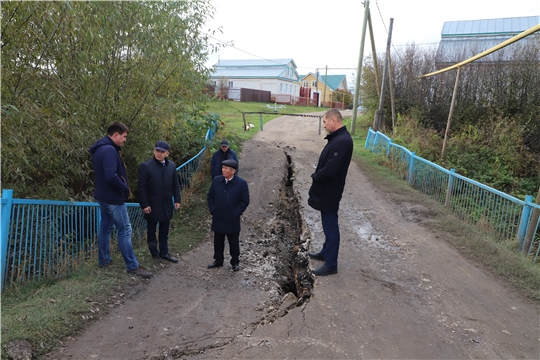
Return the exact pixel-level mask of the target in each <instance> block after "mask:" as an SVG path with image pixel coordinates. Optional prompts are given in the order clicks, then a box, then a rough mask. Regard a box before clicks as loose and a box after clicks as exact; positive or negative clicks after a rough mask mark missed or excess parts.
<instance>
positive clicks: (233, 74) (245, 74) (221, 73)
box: [211, 68, 292, 80]
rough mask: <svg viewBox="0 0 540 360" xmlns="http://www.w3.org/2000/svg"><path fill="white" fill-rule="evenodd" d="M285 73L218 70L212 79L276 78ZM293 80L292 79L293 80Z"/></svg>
mask: <svg viewBox="0 0 540 360" xmlns="http://www.w3.org/2000/svg"><path fill="white" fill-rule="evenodd" d="M281 73H283V68H263V69H249V68H248V69H241V68H240V69H228V68H225V69H223V68H217V69H216V70H215V71H214V72H213V73H212V76H211V77H212V78H214V77H218V78H222V77H228V78H244V79H247V78H276V77H279V76H280V75H281ZM291 80H292V79H291Z"/></svg>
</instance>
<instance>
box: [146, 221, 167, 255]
mask: <svg viewBox="0 0 540 360" xmlns="http://www.w3.org/2000/svg"><path fill="white" fill-rule="evenodd" d="M147 222H148V226H147V228H146V241H147V242H148V248H149V249H150V253H151V254H152V256H153V257H158V256H160V255H167V254H168V253H169V246H168V240H169V223H170V221H160V222H159V250H158V242H157V240H158V239H157V238H156V228H157V225H158V222H157V221H147Z"/></svg>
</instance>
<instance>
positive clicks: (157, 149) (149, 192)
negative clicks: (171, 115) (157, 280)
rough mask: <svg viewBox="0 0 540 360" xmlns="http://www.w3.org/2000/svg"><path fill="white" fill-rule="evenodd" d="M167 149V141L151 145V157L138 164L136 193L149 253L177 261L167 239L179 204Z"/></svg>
mask: <svg viewBox="0 0 540 360" xmlns="http://www.w3.org/2000/svg"><path fill="white" fill-rule="evenodd" d="M169 150H170V146H169V144H167V143H166V142H165V141H158V142H157V143H156V145H155V146H154V157H153V158H152V159H150V160H147V161H145V162H143V163H142V164H141V165H140V166H139V178H138V180H139V181H138V183H137V197H138V198H139V203H140V205H141V209H142V210H143V213H144V218H145V219H146V222H147V231H146V241H147V242H148V248H149V249H150V253H151V254H152V257H153V258H154V259H165V260H167V261H170V262H173V263H177V262H178V259H176V258H174V257H172V256H171V255H170V254H169V245H168V240H169V226H170V221H171V219H172V217H173V213H174V210H178V209H179V208H180V182H179V181H178V173H177V172H176V165H175V163H174V162H172V161H170V160H169V159H168V158H167V157H168V156H169ZM173 199H174V206H173ZM158 223H159V249H158V239H157V238H156V229H157V225H158Z"/></svg>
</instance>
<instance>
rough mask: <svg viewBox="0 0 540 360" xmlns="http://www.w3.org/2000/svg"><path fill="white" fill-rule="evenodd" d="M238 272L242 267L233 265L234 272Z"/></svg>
mask: <svg viewBox="0 0 540 360" xmlns="http://www.w3.org/2000/svg"><path fill="white" fill-rule="evenodd" d="M238 270H240V266H238V265H233V266H232V271H238Z"/></svg>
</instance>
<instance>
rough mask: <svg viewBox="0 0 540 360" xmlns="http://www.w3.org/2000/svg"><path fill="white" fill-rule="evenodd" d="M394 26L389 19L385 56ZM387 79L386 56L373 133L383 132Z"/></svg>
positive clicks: (388, 50)
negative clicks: (381, 130)
mask: <svg viewBox="0 0 540 360" xmlns="http://www.w3.org/2000/svg"><path fill="white" fill-rule="evenodd" d="M393 26H394V18H390V28H389V30H388V40H387V42H386V54H389V53H390V45H391V43H392V27H393ZM387 77H388V56H386V61H385V62H384V71H383V78H382V85H381V96H380V97H379V110H377V111H375V119H373V131H379V130H380V129H383V130H384V91H385V89H386V79H387Z"/></svg>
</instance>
